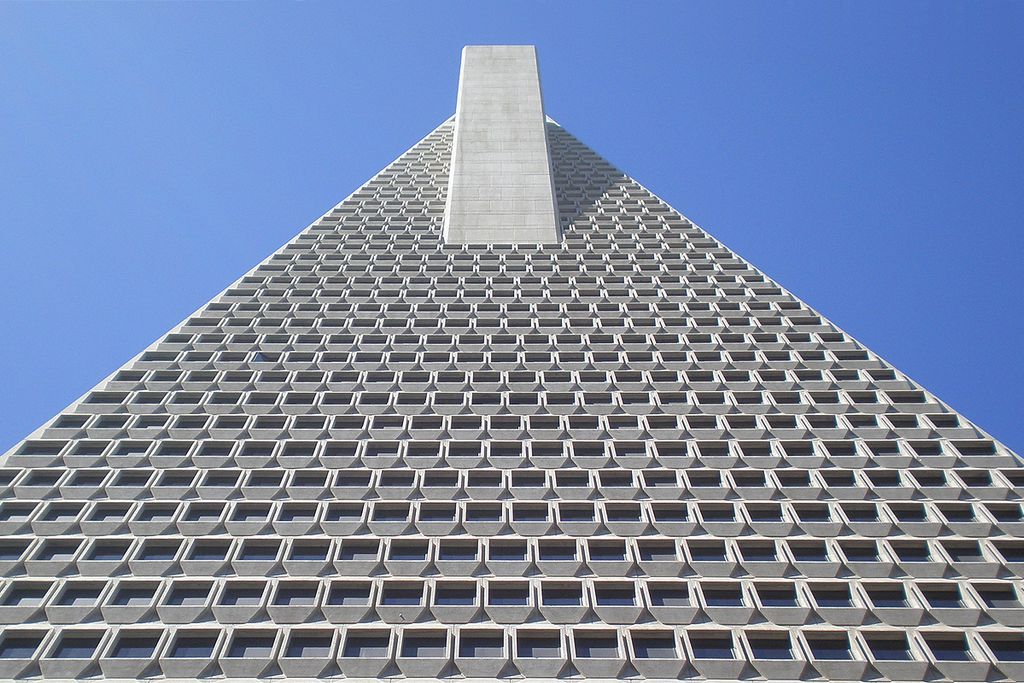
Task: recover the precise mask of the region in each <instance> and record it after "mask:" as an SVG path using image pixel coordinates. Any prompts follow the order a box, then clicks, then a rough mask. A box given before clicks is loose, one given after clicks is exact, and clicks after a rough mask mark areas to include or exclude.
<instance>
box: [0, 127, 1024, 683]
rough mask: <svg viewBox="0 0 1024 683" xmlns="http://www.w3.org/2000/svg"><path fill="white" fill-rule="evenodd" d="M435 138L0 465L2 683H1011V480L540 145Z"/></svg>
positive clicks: (767, 292)
mask: <svg viewBox="0 0 1024 683" xmlns="http://www.w3.org/2000/svg"><path fill="white" fill-rule="evenodd" d="M455 128H456V123H455V121H453V120H448V121H446V122H444V123H442V124H441V125H440V126H439V127H438V128H437V129H435V130H434V131H432V132H431V133H430V134H429V135H427V136H426V137H425V138H424V139H423V140H422V141H421V142H419V143H418V144H417V145H415V146H413V147H412V148H411V149H410V150H408V152H406V153H405V154H403V155H402V156H401V157H400V158H399V159H398V160H396V161H395V162H394V163H392V164H391V165H389V166H388V167H387V168H385V169H384V170H383V171H382V172H381V173H379V174H378V175H377V176H375V177H374V178H372V179H371V180H370V181H369V182H367V183H366V184H365V185H364V186H363V187H361V188H359V190H357V191H356V192H355V193H354V194H352V195H351V196H350V197H348V198H346V199H345V200H344V201H342V202H341V203H339V204H338V205H337V206H335V207H334V208H333V209H331V210H330V211H328V212H327V213H326V214H325V215H324V216H322V217H321V218H320V219H318V220H317V221H315V222H314V223H313V224H312V225H310V226H309V227H308V228H306V229H305V230H303V231H302V232H301V233H300V234H299V235H297V236H296V237H295V239H293V240H292V241H290V242H289V243H288V244H287V245H285V246H284V247H282V248H281V249H280V250H278V251H277V252H276V253H274V254H273V255H271V256H270V257H269V258H268V259H267V260H266V261H264V262H263V263H261V264H259V265H258V266H257V267H256V268H254V269H253V270H252V271H250V272H249V273H247V274H246V275H245V276H243V277H242V278H240V279H239V280H238V281H237V282H235V283H233V284H232V285H231V286H230V287H228V288H227V289H226V290H225V291H224V292H223V293H221V294H220V295H218V296H217V297H215V298H214V299H213V300H212V301H211V302H209V303H208V304H207V305H206V306H204V307H203V308H202V309H201V310H199V311H197V312H196V313H195V314H194V315H192V316H190V317H189V318H188V319H187V320H185V321H183V322H182V323H181V324H180V325H178V326H176V327H175V328H174V329H173V330H172V331H171V332H169V333H168V334H166V335H164V336H163V337H161V338H160V339H159V340H157V341H156V342H155V343H154V344H153V345H152V346H150V347H149V348H148V349H146V350H145V351H144V352H142V353H141V354H140V355H139V356H137V357H136V358H134V359H132V360H131V361H130V362H128V363H126V364H125V366H124V367H122V368H120V369H119V370H118V371H116V372H115V373H114V374H112V375H111V376H110V377H109V378H107V379H106V380H104V381H103V382H102V383H101V384H100V385H99V386H97V387H96V388H95V389H93V390H92V391H90V392H88V394H86V395H85V396H83V397H82V398H81V399H80V400H79V401H76V402H75V403H74V404H73V405H71V406H69V407H68V408H67V409H65V410H64V411H62V412H61V414H60V415H58V416H56V417H54V419H52V420H50V421H49V422H47V423H46V424H45V425H44V426H43V427H41V428H40V429H39V430H37V431H36V432H34V433H33V434H31V435H30V436H29V437H28V438H27V439H25V440H24V441H23V442H21V443H19V444H17V445H16V446H15V447H14V448H12V449H11V450H10V451H9V452H8V453H7V454H5V455H4V456H3V457H2V458H0V534H2V535H3V542H2V543H0V678H5V679H12V678H13V679H32V678H43V679H47V680H62V679H63V680H67V679H75V678H83V677H95V678H105V679H111V680H134V679H138V678H151V677H156V678H161V679H162V680H192V679H195V678H207V677H223V678H227V679H231V680H255V679H258V678H261V677H263V678H266V677H283V678H288V679H294V680H315V679H317V678H329V679H331V678H342V677H344V678H348V679H353V680H376V679H379V678H389V679H393V678H397V677H405V678H407V679H408V680H410V681H426V680H436V679H437V678H439V677H455V678H463V679H465V680H467V681H482V680H494V679H495V678H504V677H519V676H522V677H525V678H528V679H530V680H538V681H544V680H556V679H566V678H587V679H592V680H614V679H630V680H638V679H652V680H653V679H679V678H693V679H698V680H705V681H709V682H714V681H737V680H768V681H814V680H819V681H820V680H824V679H827V680H831V681H867V680H871V681H924V680H928V681H1006V680H1022V679H1024V664H1022V644H1024V640H1022V635H1021V632H1022V629H1024V606H1022V604H1021V597H1022V592H1021V591H1022V584H1024V508H1022V505H1021V501H1022V500H1024V468H1022V467H1021V462H1020V460H1019V458H1018V457H1017V456H1015V455H1014V454H1013V453H1011V452H1010V451H1009V450H1007V449H1006V448H1005V447H1004V446H1003V445H1002V444H1000V443H998V442H996V441H995V440H993V439H992V438H991V437H989V436H988V435H987V434H985V433H984V432H983V431H981V430H980V429H978V428H977V427H976V426H975V425H973V424H971V423H970V422H969V421H968V420H966V419H965V418H963V417H962V416H960V415H958V414H957V413H956V412H955V411H953V410H952V409H951V408H950V407H949V406H947V405H946V404H944V403H942V402H941V401H939V400H938V399H937V398H936V397H935V396H933V395H932V394H931V393H929V392H928V391H926V390H924V389H923V388H922V387H920V386H919V385H917V384H916V383H914V382H913V381H912V380H910V379H909V378H907V377H906V376H905V375H903V374H902V373H901V372H899V371H898V370H896V369H895V368H893V367H892V366H891V365H889V364H888V363H886V362H885V361H884V360H883V359H881V358H879V357H878V356H877V355H875V354H874V353H872V352H871V351H870V350H868V349H866V348H864V347H863V346H862V345H861V344H859V343H858V342H857V341H856V340H855V339H853V338H851V337H850V336H849V335H847V334H846V333H845V332H843V331H842V330H841V329H839V328H838V327H836V326H835V325H834V324H832V323H831V322H829V321H828V320H827V319H825V318H824V317H823V316H821V315H820V314H819V313H818V312H816V311H814V310H813V309H811V308H810V307H809V306H807V304H805V303H804V302H802V301H800V300H799V299H797V298H796V297H794V296H793V295H792V294H790V293H789V292H787V291H786V290H785V289H784V288H782V287H781V286H780V285H779V284H777V283H776V282H774V281H773V280H771V279H770V278H768V277H767V276H766V275H764V274H763V273H761V272H759V271H758V270H756V269H755V268H753V267H752V266H751V265H750V264H749V263H747V262H746V261H744V260H743V259H741V258H740V257H738V256H737V255H736V254H734V253H733V252H731V251H730V250H729V249H727V248H726V247H724V246H723V245H722V244H720V243H719V242H717V241H716V240H715V239H714V238H713V237H711V236H710V235H709V234H708V233H707V232H705V231H704V230H702V229H701V228H700V227H698V226H696V225H694V224H693V223H692V222H691V221H689V220H688V219H686V218H685V217H684V216H683V215H682V214H680V213H679V212H678V211H676V210H675V209H673V208H672V207H670V206H668V205H667V204H665V203H664V202H663V201H662V200H660V199H659V198H658V197H656V196H655V195H653V194H652V193H650V192H649V191H648V190H646V189H645V188H644V187H643V186H641V185H640V184H639V183H637V182H636V181H635V180H633V179H632V178H630V177H629V176H627V175H625V174H624V173H622V172H621V171H619V170H618V169H615V168H614V167H612V166H611V165H610V164H608V163H607V162H606V161H605V160H604V159H602V158H601V157H600V156H599V155H597V154H596V153H595V152H593V151H592V150H590V149H589V148H587V147H586V146H584V145H583V144H581V143H580V142H579V141H578V140H576V139H575V138H574V137H573V136H572V135H571V134H570V133H568V132H567V131H566V130H565V129H563V128H561V127H560V126H558V125H555V124H553V123H548V124H547V139H548V141H549V145H550V154H551V175H552V177H553V179H554V186H555V189H556V191H557V195H558V197H557V198H558V202H557V205H558V208H559V221H560V225H561V226H562V232H563V234H562V236H561V239H560V241H559V242H558V243H555V244H542V245H541V244H524V243H520V244H517V245H512V244H509V243H507V242H504V241H502V242H496V243H493V244H478V243H472V244H465V245H463V244H453V243H451V242H450V241H448V240H445V239H443V238H442V226H443V223H444V219H445V206H446V197H447V193H448V191H449V187H448V183H449V178H450V177H451V174H450V164H451V160H452V157H453V152H452V146H453V137H454V136H455V135H456V131H455Z"/></svg>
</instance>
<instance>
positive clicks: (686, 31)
mask: <svg viewBox="0 0 1024 683" xmlns="http://www.w3.org/2000/svg"><path fill="white" fill-rule="evenodd" d="M467 43H535V44H536V45H537V46H538V49H539V54H540V60H541V68H542V77H543V82H544V89H545V98H546V105H547V109H548V111H549V113H550V114H551V115H552V116H553V117H554V118H555V119H556V120H558V121H559V122H560V123H561V124H563V125H564V126H565V127H566V128H568V129H569V130H570V131H571V132H572V133H574V134H575V135H576V136H578V137H579V138H581V139H582V140H583V141H584V142H586V143H588V144H589V145H591V146H592V147H593V148H594V149H596V150H597V151H598V152H599V153H601V154H603V155H604V156H606V157H607V158H608V159H610V160H611V161H612V162H613V163H615V164H617V165H618V166H620V167H621V168H623V169H624V170H625V171H626V172H628V173H629V174H630V175H632V176H633V177H635V178H636V179H637V180H639V181H640V182H641V183H643V184H645V185H647V186H648V187H649V188H650V189H652V190H653V191H654V192H656V193H658V194H660V195H661V196H662V197H664V198H665V199H666V200H667V201H669V202H670V203H671V204H672V205H674V206H675V207H676V208H678V209H679V210H680V211H682V212H683V213H685V214H686V215H688V216H689V217H690V218H691V219H693V220H694V221H696V222H697V223H698V224H700V225H702V226H703V227H704V228H706V229H707V230H709V231H710V232H711V233H712V234H713V235H715V236H716V237H717V238H718V239H720V240H722V241H723V242H724V243H725V244H726V245H727V246H729V247H731V248H733V249H734V250H736V251H737V252H738V253H739V254H740V255H741V256H743V257H745V258H747V259H748V260H750V261H751V262H752V263H754V264H755V265H756V266H758V267H759V268H761V269H763V270H764V271H766V272H767V273H768V274H769V275H771V276H772V277H774V278H776V279H777V280H779V281H780V282H781V283H782V284H783V285H784V286H786V287H788V288H789V289H790V290H791V291H793V292H794V293H796V294H797V295H798V296H800V297H802V298H803V299H804V300H805V301H807V302H808V303H809V304H811V305H812V306H814V307H816V308H817V309H818V310H820V311H821V312H822V313H823V314H824V315H826V316H828V317H829V318H831V319H832V320H833V321H835V322H836V323H837V324H839V325H840V326H842V327H843V328H844V329H846V330H847V331H848V332H850V333H851V334H853V335H855V336H856V337H857V338H859V339H860V340H861V341H862V342H864V343H865V344H867V345H868V346H869V347H871V348H872V349H874V350H875V351H876V352H878V353H880V354H881V355H882V356H884V357H885V358H887V359H888V360H890V361H891V362H893V363H894V364H895V365H896V366H897V367H899V368H901V369H902V370H904V371H905V372H907V373H908V374H909V375H911V376H912V377H914V378H915V379H917V380H918V381H920V382H921V383H923V384H924V385H925V386H926V387H927V388H929V389H931V390H932V391H934V392H935V393H937V394H938V395H939V397H941V398H942V399H944V400H946V401H947V402H949V403H950V404H951V405H952V406H953V407H954V408H956V409H958V410H960V411H962V412H963V413H964V414H966V415H967V416H968V417H969V418H971V419H973V420H975V421H976V422H978V423H979V424H980V425H981V426H982V427H983V428H985V429H987V430H989V431H990V432H991V433H992V434H994V435H995V436H996V437H997V438H1000V439H1002V440H1003V441H1004V442H1006V443H1007V444H1008V445H1010V446H1011V447H1014V448H1016V449H1017V450H1018V451H1024V419H1022V417H1024V410H1022V393H1024V363H1022V361H1021V343H1020V340H1021V338H1022V335H1024V322H1022V321H1024V315H1022V314H1024V310H1022V307H1024V306H1022V303H1021V301H1022V300H1021V291H1020V289H1021V287H1020V285H1021V280H1020V278H1021V275H1022V267H1021V262H1022V257H1024V249H1022V243H1024V238H1022V233H1024V192H1022V188H1024V128H1022V125H1021V124H1022V118H1024V4H1021V3H1009V2H1005V3H997V2H961V3H946V2H899V3H891V2H884V3H870V2H826V3H821V2H799V3H785V2H770V3H760V2H759V3H750V4H746V3H722V2H714V3H706V4H684V3H678V2H671V3H664V4H659V3H622V2H614V3H597V2H586V3H579V2H573V3H568V2H566V3H553V2H544V3H540V2H537V3H515V4H513V3H508V4H496V3H487V2H472V3H461V4H460V3H450V4H442V5H428V4H426V3H420V2H415V3H406V4H400V3H371V2H367V3H360V4H358V5H357V4H340V3H319V2H308V3H299V4H284V3H273V4H269V3H267V4H264V3H257V4H252V3H174V4H171V3H132V4H127V3H73V4H72V3H31V4H16V3H9V2H8V3H0V65H2V66H0V93H3V94H2V96H0V199H2V201H0V236H2V243H0V244H2V250H0V287H2V291H3V297H2V298H0V321H2V325H0V330H2V332H3V333H2V334H0V377H2V378H3V384H2V389H0V450H3V449H5V448H6V447H7V446H9V445H10V444H13V443H14V442H15V441H16V440H18V439H19V438H21V437H23V436H24V435H26V434H27V433H28V432H30V431H31V430H33V429H35V428H36V427H37V426H39V425H40V424H41V423H42V422H43V421H44V420H46V419H47V418H49V417H50V416H52V415H54V414H56V413H57V412H58V411H59V410H61V409H62V408H63V407H64V406H65V405H67V404H68V403H70V402H71V401H72V400H74V399H75V398H77V397H78V396H79V395H81V394H82V393H84V392H85V391H86V390H88V389H89V388H90V387H91V386H92V385H94V384H95V383H96V382H97V381H99V380H100V379H102V378H103V377H104V376H106V375H107V374H108V373H109V372H111V371H112V370H114V369H115V368H117V367H118V366H119V365H120V364H122V363H123V362H125V361H126V360H127V359H128V358H130V357H131V356H133V355H134V354H135V353H136V352H138V351H139V350H141V349H142V348H143V347H144V346H146V345H147V344H149V343H150V342H151V341H153V340H154V339H155V338H156V337H158V336H159V335H161V334H163V333H164V332H165V331H167V330H168V329H169V328H170V327H172V326H173V325H175V324H176V323H177V322H179V321H180V320H181V319H182V318H184V317H185V316H187V315H188V314H190V313H191V312H192V311H194V310H195V309H196V308H198V307H199V306H201V305H202V304H203V303H204V302H205V301H207V300H208V299H209V298H210V297H212V296H213V295H214V294H216V293H217V292H219V291H220V290H221V289H222V288H223V287H224V286H226V285H227V284H228V283H230V282H231V281H233V280H234V279H235V278H237V277H238V276H239V275H241V274H242V273H243V272H244V271H246V270H247V269H249V268H250V267H251V266H253V265H254V264H255V263H257V262H258V261H259V260H261V259H262V258H264V257H265V256H267V255H268V254H269V253H270V252H272V251H273V250H274V249H276V248H277V247H278V246H280V245H281V244H282V243H283V242H285V241H286V240H288V239H289V238H290V237H292V236H293V235H294V234H295V233H296V232H298V231H299V230H300V229H301V228H302V227H304V226H305V225H306V224H307V223H308V222H309V221H311V220H312V219H313V218H315V217H316V216H318V215H319V214H320V213H322V212H323V211H325V210H326V209H327V208H329V207H330V206H331V205H333V204H334V203H335V202H337V201H339V200H340V199H341V198H343V197H344V196H345V195H347V194H348V193H349V192H351V191H352V190H353V189H355V188H356V187H357V186H359V185H360V184H361V183H363V182H364V181H365V180H367V179H368V178H369V177H370V176H371V175H372V174H373V173H374V172H376V171H377V170H378V169H379V168H380V167H382V166H383V165H385V164H386V163H388V162H389V161H391V160H392V159H393V158H394V157H396V156H397V155H398V154H399V153H401V152H402V151H404V150H405V149H406V148H407V147H408V146H409V145H411V144H412V143H413V142H415V141H416V140H417V139H419V138H420V137H421V136H423V135H424V134H425V133H426V132H428V131H429V130H430V129H431V128H433V127H434V126H435V125H436V124H437V123H438V122H440V121H441V120H443V119H444V118H446V117H447V116H449V115H450V114H451V113H452V112H453V110H454V107H455V88H456V81H457V74H458V62H459V51H460V49H461V47H462V46H463V45H464V44H467Z"/></svg>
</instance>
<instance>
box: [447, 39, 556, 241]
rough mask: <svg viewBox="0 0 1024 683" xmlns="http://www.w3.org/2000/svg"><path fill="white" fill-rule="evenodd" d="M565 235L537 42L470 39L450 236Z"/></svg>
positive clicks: (459, 119) (526, 237)
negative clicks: (560, 223) (554, 179)
mask: <svg viewBox="0 0 1024 683" xmlns="http://www.w3.org/2000/svg"><path fill="white" fill-rule="evenodd" d="M559 239H560V234H559V227H558V207H557V205H556V200H555V192H554V186H553V183H552V177H551V155H550V153H549V151H548V140H547V133H546V130H545V117H544V102H543V99H542V97H541V90H540V75H539V73H538V70H537V52H536V49H535V48H534V47H533V46H532V45H470V46H467V47H465V48H464V49H463V51H462V68H461V71H460V75H459V96H458V103H457V105H456V110H455V140H454V146H453V149H452V161H451V176H450V178H449V182H448V200H447V204H446V206H445V215H444V240H445V242H448V243H452V244H488V243H509V242H516V243H527V244H530V243H532V244H551V243H556V242H558V241H559Z"/></svg>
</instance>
